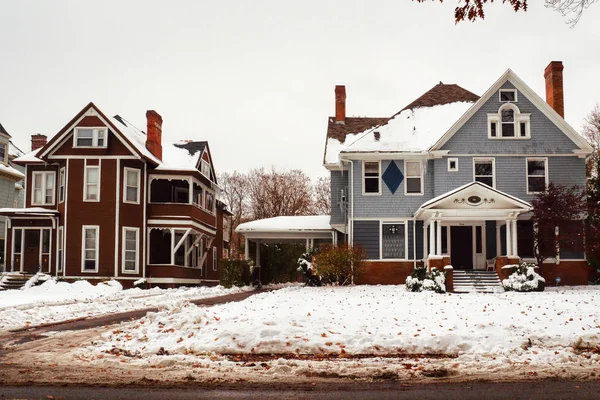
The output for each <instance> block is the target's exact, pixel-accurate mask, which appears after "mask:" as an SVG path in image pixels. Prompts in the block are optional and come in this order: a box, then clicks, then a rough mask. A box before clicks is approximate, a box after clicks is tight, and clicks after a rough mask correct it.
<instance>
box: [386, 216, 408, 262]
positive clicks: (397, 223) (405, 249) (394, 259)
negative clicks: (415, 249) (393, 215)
mask: <svg viewBox="0 0 600 400" xmlns="http://www.w3.org/2000/svg"><path fill="white" fill-rule="evenodd" d="M383 225H404V258H383ZM379 260H382V261H410V260H409V259H408V219H405V220H398V219H396V220H393V221H392V220H389V221H384V220H379Z"/></svg>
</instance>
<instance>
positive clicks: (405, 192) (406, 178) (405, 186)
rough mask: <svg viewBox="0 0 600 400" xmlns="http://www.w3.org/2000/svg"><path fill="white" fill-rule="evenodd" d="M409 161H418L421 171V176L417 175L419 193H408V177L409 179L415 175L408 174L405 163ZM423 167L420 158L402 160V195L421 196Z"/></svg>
mask: <svg viewBox="0 0 600 400" xmlns="http://www.w3.org/2000/svg"><path fill="white" fill-rule="evenodd" d="M409 162H416V163H419V172H420V173H421V176H420V177H419V179H420V180H421V190H420V191H419V193H408V178H411V179H415V178H416V176H409V175H408V167H407V165H406V164H407V163H409ZM424 169H425V168H423V162H422V161H421V160H404V195H405V196H423V186H424V185H423V172H424Z"/></svg>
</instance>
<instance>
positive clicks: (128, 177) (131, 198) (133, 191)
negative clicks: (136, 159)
mask: <svg viewBox="0 0 600 400" xmlns="http://www.w3.org/2000/svg"><path fill="white" fill-rule="evenodd" d="M124 190H125V193H124V194H123V201H124V202H125V203H134V204H140V170H139V169H134V168H125V189H124Z"/></svg>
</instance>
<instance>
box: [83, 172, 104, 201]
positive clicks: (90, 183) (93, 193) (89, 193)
mask: <svg viewBox="0 0 600 400" xmlns="http://www.w3.org/2000/svg"><path fill="white" fill-rule="evenodd" d="M84 181H85V182H84V188H83V199H84V200H86V201H100V166H98V165H87V166H86V167H85V173H84Z"/></svg>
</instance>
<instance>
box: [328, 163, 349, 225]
mask: <svg viewBox="0 0 600 400" xmlns="http://www.w3.org/2000/svg"><path fill="white" fill-rule="evenodd" d="M342 190H343V191H344V194H345V196H346V200H349V199H348V171H331V221H330V223H332V224H344V223H346V219H347V217H346V212H345V210H346V207H347V204H348V201H346V202H345V203H344V202H342V198H341V193H342V192H341V191H342Z"/></svg>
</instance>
